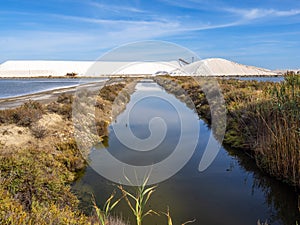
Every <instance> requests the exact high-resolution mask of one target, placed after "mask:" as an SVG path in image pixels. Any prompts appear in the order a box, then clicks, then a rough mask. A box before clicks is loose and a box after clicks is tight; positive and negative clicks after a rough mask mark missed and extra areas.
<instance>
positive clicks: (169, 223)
mask: <svg viewBox="0 0 300 225" xmlns="http://www.w3.org/2000/svg"><path fill="white" fill-rule="evenodd" d="M163 214H165V216H166V217H167V219H168V225H173V222H172V217H171V215H170V210H169V208H168V211H167V212H166V213H165V212H163ZM195 221H196V220H191V221H187V222H185V223H182V224H181V225H185V224H188V223H194V222H195Z"/></svg>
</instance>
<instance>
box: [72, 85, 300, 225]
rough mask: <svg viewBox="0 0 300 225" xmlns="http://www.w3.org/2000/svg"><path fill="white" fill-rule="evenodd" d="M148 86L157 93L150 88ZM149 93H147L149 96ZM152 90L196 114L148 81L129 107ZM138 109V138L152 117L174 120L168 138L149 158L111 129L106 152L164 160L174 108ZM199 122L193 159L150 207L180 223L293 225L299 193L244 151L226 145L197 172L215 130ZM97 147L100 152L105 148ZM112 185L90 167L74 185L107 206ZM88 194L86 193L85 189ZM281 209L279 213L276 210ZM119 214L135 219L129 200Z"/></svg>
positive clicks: (151, 220) (161, 187)
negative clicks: (240, 154)
mask: <svg viewBox="0 0 300 225" xmlns="http://www.w3.org/2000/svg"><path fill="white" fill-rule="evenodd" d="M147 88H149V89H147ZM150 89H151V90H153V91H151V92H150V91H147V90H150ZM141 90H142V91H141ZM146 91H147V92H148V93H147V94H145V92H146ZM149 93H151V94H154V93H156V94H159V95H160V94H161V95H164V96H165V95H166V96H165V97H166V98H168V99H169V100H170V102H172V104H176V105H177V106H178V108H180V111H181V112H182V114H183V115H185V116H187V117H188V116H195V114H194V113H193V112H192V111H191V110H190V109H188V108H187V107H186V106H185V105H184V104H183V103H181V102H180V101H178V100H176V99H175V98H174V97H173V96H172V95H169V94H167V93H166V92H165V91H163V90H162V89H161V88H160V87H159V86H157V85H155V84H149V83H143V84H139V85H138V86H137V91H136V92H135V93H134V94H133V95H132V97H131V102H130V103H129V105H128V106H127V108H130V107H129V106H130V104H132V101H133V99H134V98H138V96H145V95H149ZM151 101H154V102H155V101H157V104H158V103H159V104H158V105H159V106H160V107H159V108H154V107H151V106H152V105H151V104H150V102H151ZM153 104H154V103H153ZM154 105H155V104H154ZM144 107H145V108H144ZM135 110H136V111H135V113H134V115H135V116H134V118H132V120H133V121H132V126H131V129H132V130H133V132H134V133H135V134H136V135H137V136H139V135H141V134H139V132H145V133H143V134H142V135H141V136H142V137H146V136H147V135H149V130H148V129H147V128H148V127H147V125H148V121H147V120H148V119H149V117H150V115H161V116H163V117H170V118H168V119H169V120H168V122H169V123H170V127H169V128H171V127H172V129H171V130H169V131H168V133H167V135H168V136H167V138H166V141H165V142H163V143H162V146H160V147H159V148H157V149H156V150H153V151H150V152H147V154H148V155H146V157H145V153H142V155H139V154H137V153H132V152H130V151H131V150H130V149H126V147H124V146H122V144H121V143H119V142H118V141H117V139H116V137H115V136H114V133H113V132H112V130H111V127H110V136H109V148H108V150H109V151H110V152H111V153H112V154H113V155H114V156H115V157H117V158H119V159H120V160H123V161H124V162H129V163H134V164H137V165H138V164H144V163H147V164H150V163H153V162H156V161H161V160H162V159H163V158H164V157H167V156H168V155H169V154H171V152H172V151H171V150H172V148H173V147H174V145H175V144H176V143H177V141H178V130H177V129H178V127H179V124H178V123H176V121H175V119H176V115H172V116H171V115H170V114H173V113H174V109H173V108H172V106H170V105H168V104H165V102H164V101H158V100H156V99H155V98H152V99H151V98H150V99H148V102H147V101H145V102H141V103H140V104H137V107H136V108H135ZM160 110H161V111H160ZM125 114H126V112H123V113H122V114H121V115H119V117H118V120H117V123H118V124H122V118H123V117H124V116H125ZM143 118H147V119H146V120H145V121H146V122H145V124H143ZM198 125H199V127H200V136H199V142H198V146H197V148H196V150H195V153H194V155H193V157H192V158H191V159H190V161H189V162H188V163H187V164H186V165H185V166H184V168H182V169H181V170H180V171H179V172H178V173H177V174H176V175H174V176H172V177H171V178H170V179H168V180H166V181H164V182H162V183H159V184H158V188H157V191H156V192H155V193H154V194H153V196H152V198H151V199H150V205H151V208H152V209H155V210H156V211H166V209H167V207H168V206H169V208H170V212H171V215H172V219H173V223H174V224H182V222H184V221H188V220H192V219H196V222H195V223H194V224H197V225H198V224H209V225H220V224H222V225H232V224H234V225H235V224H243V225H253V224H257V221H258V220H259V219H260V220H261V221H265V220H268V221H269V222H271V223H270V224H272V225H285V224H286V225H288V224H295V223H294V221H295V219H296V218H299V216H297V215H299V212H298V209H297V195H296V193H295V192H294V191H293V189H292V188H289V187H288V186H286V185H284V184H282V183H281V182H278V181H276V180H274V179H272V178H270V177H268V176H265V175H264V174H262V173H260V172H259V171H258V170H257V167H256V166H255V163H254V162H253V161H252V160H250V159H249V158H247V157H245V155H243V157H242V158H241V157H237V156H235V153H234V151H232V150H230V149H229V151H226V150H225V149H223V148H222V149H221V151H220V152H219V154H218V156H217V157H216V159H215V160H214V162H213V163H212V165H211V166H210V167H209V168H208V169H207V170H205V171H204V172H201V173H200V172H199V171H198V166H199V162H200V159H201V157H202V155H203V152H204V150H205V148H206V145H207V140H208V137H209V135H210V134H211V130H210V129H209V128H208V127H207V125H206V124H205V123H204V122H203V121H202V120H199V121H198ZM122 127H123V128H124V130H126V129H129V127H126V124H122ZM173 129H174V130H173ZM189 132H190V133H189ZM189 132H187V133H186V134H187V135H188V136H189V135H190V136H191V137H192V132H193V131H189ZM187 142H189V141H187ZM188 145H189V143H186V148H188ZM95 151H101V149H99V150H95ZM92 156H93V155H92V154H91V157H92ZM107 169H111V168H107ZM108 183H110V182H108V181H107V180H105V179H104V178H103V177H101V176H100V175H99V174H97V173H96V172H95V171H94V170H92V169H91V167H88V168H87V170H86V172H85V174H84V175H83V177H81V178H80V179H79V180H78V181H77V182H76V183H75V185H74V186H73V190H75V191H77V192H79V193H80V192H84V191H85V190H89V191H91V192H93V194H94V195H95V197H96V199H97V202H98V203H99V204H101V205H103V203H104V201H105V199H107V198H108V197H109V196H110V194H111V192H112V191H113V189H115V187H113V186H111V185H108ZM81 196H82V195H81ZM84 196H86V193H85V195H84ZM88 196H90V195H88ZM270 199H271V200H270ZM273 201H275V202H273ZM87 202H88V203H87V204H90V198H89V199H88V201H87ZM278 210H281V211H280V212H278ZM117 212H122V215H123V217H124V218H125V219H127V218H130V219H131V221H134V218H133V217H132V216H131V215H132V214H131V212H130V210H129V209H128V207H127V206H126V205H125V204H124V205H122V204H121V205H120V206H118V209H117ZM281 219H283V220H284V222H282V221H281ZM165 223H166V218H165V217H163V216H160V217H156V216H152V217H148V218H145V221H144V223H143V224H144V225H154V224H165Z"/></svg>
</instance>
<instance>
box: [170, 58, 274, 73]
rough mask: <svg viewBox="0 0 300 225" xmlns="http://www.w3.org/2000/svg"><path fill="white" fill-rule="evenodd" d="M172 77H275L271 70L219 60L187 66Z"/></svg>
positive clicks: (209, 60) (214, 59)
mask: <svg viewBox="0 0 300 225" xmlns="http://www.w3.org/2000/svg"><path fill="white" fill-rule="evenodd" d="M171 74H172V75H194V76H260V75H264V76H266V75H277V74H276V73H274V72H272V71H271V70H267V69H263V68H258V67H254V66H246V65H242V64H238V63H235V62H231V61H228V60H226V59H221V58H210V59H204V60H200V61H196V62H194V63H191V64H188V65H185V66H183V67H182V68H180V69H179V70H174V71H172V72H171Z"/></svg>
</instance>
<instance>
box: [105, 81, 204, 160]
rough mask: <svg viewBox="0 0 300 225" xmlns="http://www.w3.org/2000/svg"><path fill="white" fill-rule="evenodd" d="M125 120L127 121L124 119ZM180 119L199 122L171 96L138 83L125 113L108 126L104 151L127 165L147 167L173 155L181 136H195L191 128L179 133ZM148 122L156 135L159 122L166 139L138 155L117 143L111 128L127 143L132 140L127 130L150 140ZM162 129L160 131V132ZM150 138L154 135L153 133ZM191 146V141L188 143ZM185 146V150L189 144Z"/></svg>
mask: <svg viewBox="0 0 300 225" xmlns="http://www.w3.org/2000/svg"><path fill="white" fill-rule="evenodd" d="M176 109H177V110H178V111H177V110H176ZM128 115H129V117H128ZM127 117H128V118H129V121H127V120H126V118H127ZM157 118H159V119H157ZM181 118H183V120H185V121H186V120H196V121H197V120H198V119H197V118H198V117H197V115H196V114H195V113H194V112H193V111H192V110H190V109H189V108H187V107H186V106H185V105H184V104H183V103H181V102H180V101H178V100H177V99H176V98H175V97H173V96H172V95H169V94H167V93H166V92H165V91H162V88H161V87H160V86H158V85H157V84H155V83H143V82H142V83H138V84H137V86H136V92H135V93H134V94H133V95H132V96H131V101H130V102H129V103H128V105H127V106H126V110H125V111H124V112H123V113H121V114H120V115H119V116H118V117H117V119H116V121H115V122H114V123H113V127H112V126H110V130H109V131H110V136H109V147H108V148H107V150H108V151H109V152H110V153H111V154H112V155H113V156H114V157H116V158H117V159H119V160H120V161H122V162H125V163H128V164H132V165H150V164H153V163H157V162H159V161H161V160H163V159H165V158H166V157H168V156H169V155H170V154H171V153H172V152H173V150H174V149H175V147H176V146H177V144H178V142H179V139H180V135H185V136H191V138H194V134H195V133H197V132H196V131H194V132H193V128H192V126H191V129H189V130H186V132H185V133H182V129H181ZM150 121H151V122H152V124H151V125H152V128H153V130H156V132H162V130H161V129H164V127H163V126H162V123H164V124H165V125H166V127H165V128H166V136H165V138H163V140H162V142H161V143H160V144H159V145H158V146H157V147H156V148H154V149H152V150H150V151H142V152H141V151H135V150H132V149H130V147H128V146H125V145H123V144H122V142H121V141H119V139H118V137H117V136H116V134H115V132H114V129H119V130H120V129H121V131H122V134H123V135H124V136H125V138H126V139H127V140H131V139H132V136H131V132H129V131H130V130H131V131H132V134H133V135H134V136H135V137H136V138H140V139H145V138H149V137H150V136H151V131H150V129H149V124H150ZM161 126H162V128H161V129H159V128H160V127H161ZM155 128H158V129H155ZM152 135H153V136H155V134H152ZM160 138H161V136H159V135H158V136H157V137H156V138H152V139H151V141H152V142H153V143H152V144H156V143H158V141H159V140H160ZM187 138H188V137H187ZM132 141H134V140H132ZM129 142H130V141H129ZM190 143H193V142H192V141H191V142H190ZM145 147H146V146H145ZM185 147H187V148H188V147H189V143H187V144H186V145H185ZM190 148H191V147H190Z"/></svg>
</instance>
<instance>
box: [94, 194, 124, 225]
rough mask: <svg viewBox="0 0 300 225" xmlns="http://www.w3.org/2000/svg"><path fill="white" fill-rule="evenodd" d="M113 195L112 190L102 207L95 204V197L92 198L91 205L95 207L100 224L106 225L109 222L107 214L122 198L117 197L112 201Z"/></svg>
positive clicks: (108, 214)
mask: <svg viewBox="0 0 300 225" xmlns="http://www.w3.org/2000/svg"><path fill="white" fill-rule="evenodd" d="M114 197H115V192H113V193H112V194H111V195H110V197H109V198H108V199H107V200H106V202H105V203H104V206H103V209H102V210H101V209H99V208H98V207H97V205H96V202H95V199H93V207H94V209H95V212H96V215H97V218H98V220H99V222H100V225H107V224H108V223H109V216H110V213H111V211H112V210H113V209H114V208H115V207H116V206H117V205H118V204H119V202H120V201H121V199H122V198H119V199H117V200H116V201H115V202H113V203H112V200H113V199H114Z"/></svg>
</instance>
